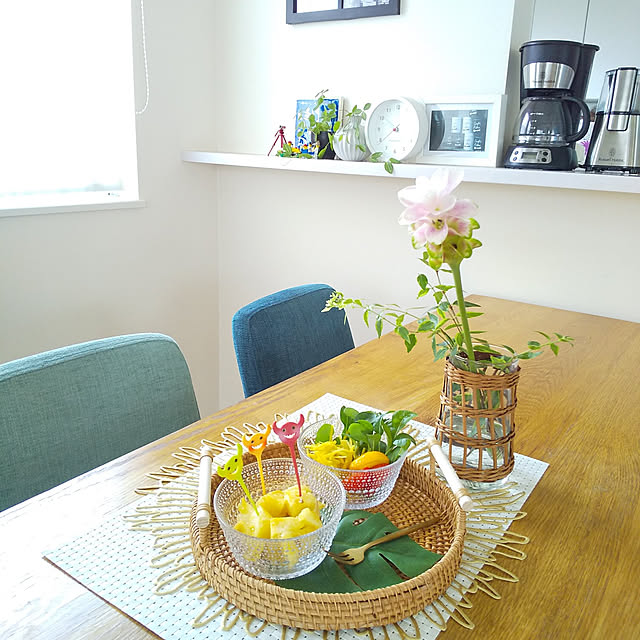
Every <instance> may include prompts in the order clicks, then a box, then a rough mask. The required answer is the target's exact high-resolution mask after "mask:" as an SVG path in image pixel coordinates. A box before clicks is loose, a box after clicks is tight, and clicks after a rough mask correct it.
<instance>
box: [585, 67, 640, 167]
mask: <svg viewBox="0 0 640 640" xmlns="http://www.w3.org/2000/svg"><path fill="white" fill-rule="evenodd" d="M584 166H585V169H586V170H587V171H624V172H629V173H635V174H640V69H638V68H636V67H618V68H617V69H612V70H611V71H607V73H606V74H605V80H604V84H603V86H602V92H601V93H600V99H599V100H598V105H597V107H596V119H595V122H594V125H593V133H592V135H591V141H590V143H589V150H588V151H587V158H586V160H585V164H584Z"/></svg>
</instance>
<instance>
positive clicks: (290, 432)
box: [272, 414, 304, 498]
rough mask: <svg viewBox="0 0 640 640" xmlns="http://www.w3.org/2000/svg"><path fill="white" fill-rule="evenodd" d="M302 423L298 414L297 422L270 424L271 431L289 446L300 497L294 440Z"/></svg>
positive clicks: (301, 417) (298, 434)
mask: <svg viewBox="0 0 640 640" xmlns="http://www.w3.org/2000/svg"><path fill="white" fill-rule="evenodd" d="M303 424H304V416H303V415H302V414H300V419H299V420H298V422H285V423H284V424H283V425H282V426H281V427H279V426H278V424H277V422H274V423H273V425H272V428H273V432H274V433H275V434H276V435H277V436H278V438H280V440H281V442H282V443H283V444H286V445H287V447H289V452H290V453H291V459H292V460H293V470H294V471H295V472H296V480H297V481H298V495H299V496H300V497H301V498H302V484H301V483H300V474H299V473H298V463H297V462H296V442H297V441H298V438H299V437H300V429H301V428H302V425H303Z"/></svg>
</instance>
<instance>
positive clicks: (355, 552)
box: [326, 518, 440, 564]
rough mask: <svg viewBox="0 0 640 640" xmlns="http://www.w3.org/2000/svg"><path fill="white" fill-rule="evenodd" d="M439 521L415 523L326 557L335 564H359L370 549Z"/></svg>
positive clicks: (328, 552) (329, 553)
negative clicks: (331, 559)
mask: <svg viewBox="0 0 640 640" xmlns="http://www.w3.org/2000/svg"><path fill="white" fill-rule="evenodd" d="M439 521H440V518H431V519H430V520H425V521H423V522H417V523H416V524H412V525H411V526H410V527H404V528H403V529H398V530H397V531H394V532H393V533H388V534H387V535H386V536H382V537H381V538H376V539H375V540H372V541H371V542H367V544H363V545H362V546H361V547H354V548H353V549H346V550H345V551H343V552H342V553H331V552H330V551H327V552H326V553H327V555H328V556H330V557H331V558H333V559H334V560H335V561H336V562H340V563H342V564H360V563H361V562H362V561H363V560H364V554H365V552H366V551H368V550H369V549H371V547H375V546H376V545H378V544H382V543H383V542H389V541H391V540H395V539H396V538H402V536H406V535H408V534H409V533H413V532H414V531H419V530H420V529H425V528H426V527H431V526H433V525H434V524H436V523H437V522H439Z"/></svg>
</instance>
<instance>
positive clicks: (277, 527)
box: [271, 516, 302, 538]
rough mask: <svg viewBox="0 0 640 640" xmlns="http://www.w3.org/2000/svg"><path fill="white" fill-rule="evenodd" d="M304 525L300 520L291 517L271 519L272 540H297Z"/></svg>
mask: <svg viewBox="0 0 640 640" xmlns="http://www.w3.org/2000/svg"><path fill="white" fill-rule="evenodd" d="M301 529H302V525H301V523H300V521H299V520H298V518H292V517H290V516H288V517H284V518H271V537H272V538H295V537H296V536H299V535H301Z"/></svg>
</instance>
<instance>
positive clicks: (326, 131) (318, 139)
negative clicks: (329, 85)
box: [297, 89, 340, 160]
mask: <svg viewBox="0 0 640 640" xmlns="http://www.w3.org/2000/svg"><path fill="white" fill-rule="evenodd" d="M327 91H328V89H323V90H322V91H319V92H318V93H317V94H316V95H315V98H316V102H315V104H314V106H313V109H312V112H311V113H310V114H309V121H308V123H304V124H302V123H301V124H300V126H299V128H298V131H297V135H298V136H299V137H300V136H301V135H302V134H303V133H304V131H303V129H304V128H307V129H308V130H309V132H310V133H311V140H312V142H313V143H315V145H316V156H317V157H318V158H320V159H322V158H326V159H327V160H331V159H333V158H334V157H335V152H334V150H333V134H334V132H335V131H336V130H337V129H338V127H339V126H340V123H339V122H338V121H337V120H336V116H337V115H338V114H337V113H336V105H335V103H334V102H332V101H327V102H325V100H326V93H327Z"/></svg>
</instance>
